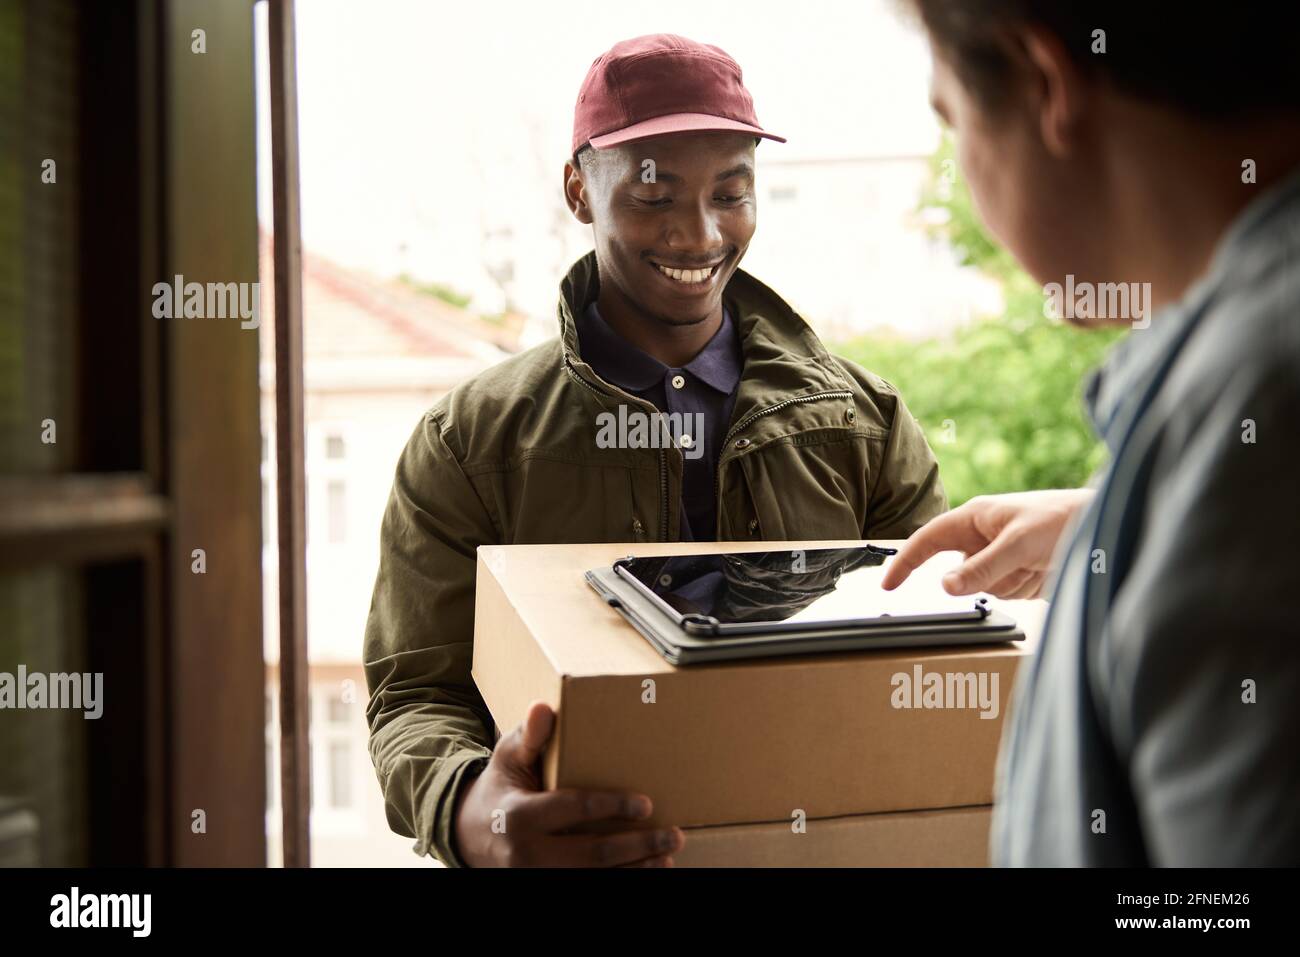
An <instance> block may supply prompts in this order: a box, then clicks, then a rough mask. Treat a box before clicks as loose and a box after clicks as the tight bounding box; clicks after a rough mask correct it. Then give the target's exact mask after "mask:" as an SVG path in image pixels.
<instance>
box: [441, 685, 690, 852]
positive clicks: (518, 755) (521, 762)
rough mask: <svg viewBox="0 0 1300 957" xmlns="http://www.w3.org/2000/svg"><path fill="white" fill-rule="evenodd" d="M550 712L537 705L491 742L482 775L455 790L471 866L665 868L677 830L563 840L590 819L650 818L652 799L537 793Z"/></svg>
mask: <svg viewBox="0 0 1300 957" xmlns="http://www.w3.org/2000/svg"><path fill="white" fill-rule="evenodd" d="M554 727H555V712H554V711H552V710H551V709H550V708H549V707H548V706H547V705H545V704H542V703H540V702H535V703H534V704H533V705H532V706H531V707H530V708H529V709H528V714H527V715H526V716H525V718H524V723H523V724H521V725H520V726H519V727H517V728H515V730H514V731H511V732H510V733H509V734H507V735H505V736H503V737H502V738H501V740H500V741H499V742H498V743H497V746H496V750H495V751H493V752H492V758H491V760H490V761H489V762H488V765H487V767H486V768H484V769H483V773H482V774H480V775H479V776H478V777H477V778H476V779H475V780H474V781H473V782H472V783H471V784H469V785H468V786H467V787H465V788H463V789H462V790H461V794H460V800H459V802H458V803H457V806H456V824H455V830H456V846H457V850H458V851H459V852H460V856H461V859H462V860H463V861H464V862H465V863H466V864H469V865H470V866H471V867H612V866H619V865H623V866H634V867H671V866H672V863H673V861H672V855H673V854H675V853H676V852H677V851H679V850H681V848H682V845H683V844H684V843H685V841H686V839H685V836H684V835H683V834H682V832H681V830H680V829H679V828H675V827H672V828H664V829H649V828H632V827H622V828H620V829H619V830H617V832H616V833H603V834H568V833H565V832H566V831H568V830H569V829H570V828H573V827H576V826H577V825H580V824H588V823H591V822H594V821H607V822H620V823H621V822H625V821H626V822H631V821H638V820H644V819H645V818H647V817H649V816H650V812H651V804H650V799H649V798H648V797H646V796H645V795H643V794H634V793H632V792H628V791H586V790H577V789H573V788H570V789H566V790H556V791H545V790H543V789H542V781H541V775H540V773H539V771H538V761H539V759H540V758H541V756H542V752H543V750H544V749H545V747H546V742H547V740H548V739H549V738H550V736H551V731H552V729H553V728H554Z"/></svg>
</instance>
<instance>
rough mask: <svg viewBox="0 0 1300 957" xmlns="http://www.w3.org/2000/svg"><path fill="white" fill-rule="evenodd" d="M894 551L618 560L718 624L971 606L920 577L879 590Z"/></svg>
mask: <svg viewBox="0 0 1300 957" xmlns="http://www.w3.org/2000/svg"><path fill="white" fill-rule="evenodd" d="M893 553H894V549H883V548H878V547H877V546H874V545H862V546H854V547H851V548H816V549H797V550H790V549H784V550H781V551H766V552H722V553H714V554H708V555H679V556H673V557H659V558H632V559H628V560H626V561H625V562H622V563H620V565H621V567H622V568H623V569H625V570H626V572H627V573H628V574H629V575H630V576H631V577H632V578H634V579H635V580H636V581H637V582H639V583H640V584H641V585H642V587H644V588H645V589H646V590H648V591H650V592H652V593H653V594H654V595H656V596H657V597H658V598H660V599H661V600H662V601H663V602H664V603H665V604H666V605H668V606H669V607H670V608H671V609H673V610H674V611H676V612H677V614H679V615H705V616H708V617H711V618H714V619H716V620H717V621H718V622H719V623H720V624H739V623H746V624H752V623H760V622H780V621H784V622H799V623H801V624H809V625H815V624H822V623H825V624H831V623H834V622H841V621H854V620H861V619H864V618H877V617H879V616H881V615H892V616H903V615H937V614H958V613H968V612H971V610H972V608H973V605H974V597H973V596H962V597H955V596H953V595H949V594H948V593H947V592H944V591H943V590H942V589H940V588H936V586H935V585H934V583H933V581H929V582H926V581H923V580H922V579H921V578H920V577H919V576H916V577H914V578H909V579H908V581H906V582H904V583H903V585H902V586H900V587H899V588H898V589H897V590H895V591H892V592H887V591H885V590H884V589H882V588H881V587H880V581H881V579H882V578H883V577H884V573H885V567H886V565H887V563H888V562H889V560H890V558H891V557H892V555H893ZM909 586H911V587H909Z"/></svg>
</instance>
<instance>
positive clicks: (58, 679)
mask: <svg viewBox="0 0 1300 957" xmlns="http://www.w3.org/2000/svg"><path fill="white" fill-rule="evenodd" d="M81 608H82V589H81V580H80V575H79V573H77V572H75V571H69V570H64V569H56V568H49V567H47V568H42V569H39V570H33V571H23V572H15V573H9V574H4V575H0V621H3V622H5V623H6V626H5V627H4V628H3V629H0V706H2V707H3V711H0V715H3V717H0V866H42V867H65V866H84V865H85V864H86V863H88V861H87V847H86V842H87V834H86V812H87V806H86V800H87V798H86V763H87V752H86V734H87V731H88V728H87V724H88V722H87V720H86V715H87V714H93V713H94V710H95V708H94V707H93V704H94V703H98V704H99V705H100V706H102V704H103V697H102V680H101V681H100V682H99V686H98V688H97V687H96V684H95V679H94V676H93V675H85V674H84V672H85V650H84V645H83V642H82V640H81V636H82V635H83V634H84V630H83V627H82V614H81ZM83 677H85V678H88V679H89V680H88V681H84V680H83ZM83 693H85V697H84V698H83Z"/></svg>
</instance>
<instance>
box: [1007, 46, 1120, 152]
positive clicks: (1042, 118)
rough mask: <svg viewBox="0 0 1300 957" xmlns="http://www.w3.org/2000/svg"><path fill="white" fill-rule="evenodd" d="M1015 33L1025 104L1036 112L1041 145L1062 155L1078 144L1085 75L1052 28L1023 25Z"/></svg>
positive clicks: (1085, 101) (1084, 104) (1085, 95)
mask: <svg viewBox="0 0 1300 957" xmlns="http://www.w3.org/2000/svg"><path fill="white" fill-rule="evenodd" d="M1017 34H1018V35H1017V36H1016V38H1015V39H1016V46H1017V47H1018V49H1019V50H1020V51H1021V56H1022V58H1023V59H1022V65H1023V67H1024V70H1025V74H1026V79H1027V81H1028V91H1027V92H1028V97H1029V99H1028V106H1029V109H1030V110H1032V111H1034V112H1035V113H1036V117H1035V119H1036V120H1037V124H1038V129H1039V135H1040V136H1041V137H1042V141H1043V146H1044V147H1045V148H1046V150H1047V152H1048V153H1050V154H1051V155H1052V156H1055V157H1057V158H1058V159H1065V158H1067V157H1069V156H1070V155H1071V154H1072V153H1074V151H1075V150H1076V149H1077V148H1078V145H1079V133H1080V130H1081V129H1082V128H1083V125H1084V124H1083V121H1084V114H1085V110H1086V107H1087V104H1088V93H1089V83H1088V79H1087V77H1086V76H1085V73H1084V71H1083V70H1082V69H1080V67H1079V65H1078V64H1077V63H1075V62H1074V59H1073V58H1072V57H1071V56H1070V54H1069V51H1067V50H1066V48H1065V44H1063V43H1062V42H1061V40H1060V38H1059V37H1058V36H1057V35H1056V34H1055V33H1053V32H1052V31H1050V30H1047V29H1045V28H1043V27H1039V26H1032V25H1026V26H1024V27H1022V28H1021V29H1020V30H1018V31H1017ZM1096 55H1097V56H1105V54H1104V53H1099V54H1096Z"/></svg>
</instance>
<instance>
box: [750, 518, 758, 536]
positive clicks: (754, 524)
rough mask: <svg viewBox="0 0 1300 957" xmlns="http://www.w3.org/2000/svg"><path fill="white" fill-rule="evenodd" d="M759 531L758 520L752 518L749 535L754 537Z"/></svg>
mask: <svg viewBox="0 0 1300 957" xmlns="http://www.w3.org/2000/svg"><path fill="white" fill-rule="evenodd" d="M757 531H758V519H756V518H751V519H750V520H749V534H751V535H753V534H754V533H755V532H757Z"/></svg>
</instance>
